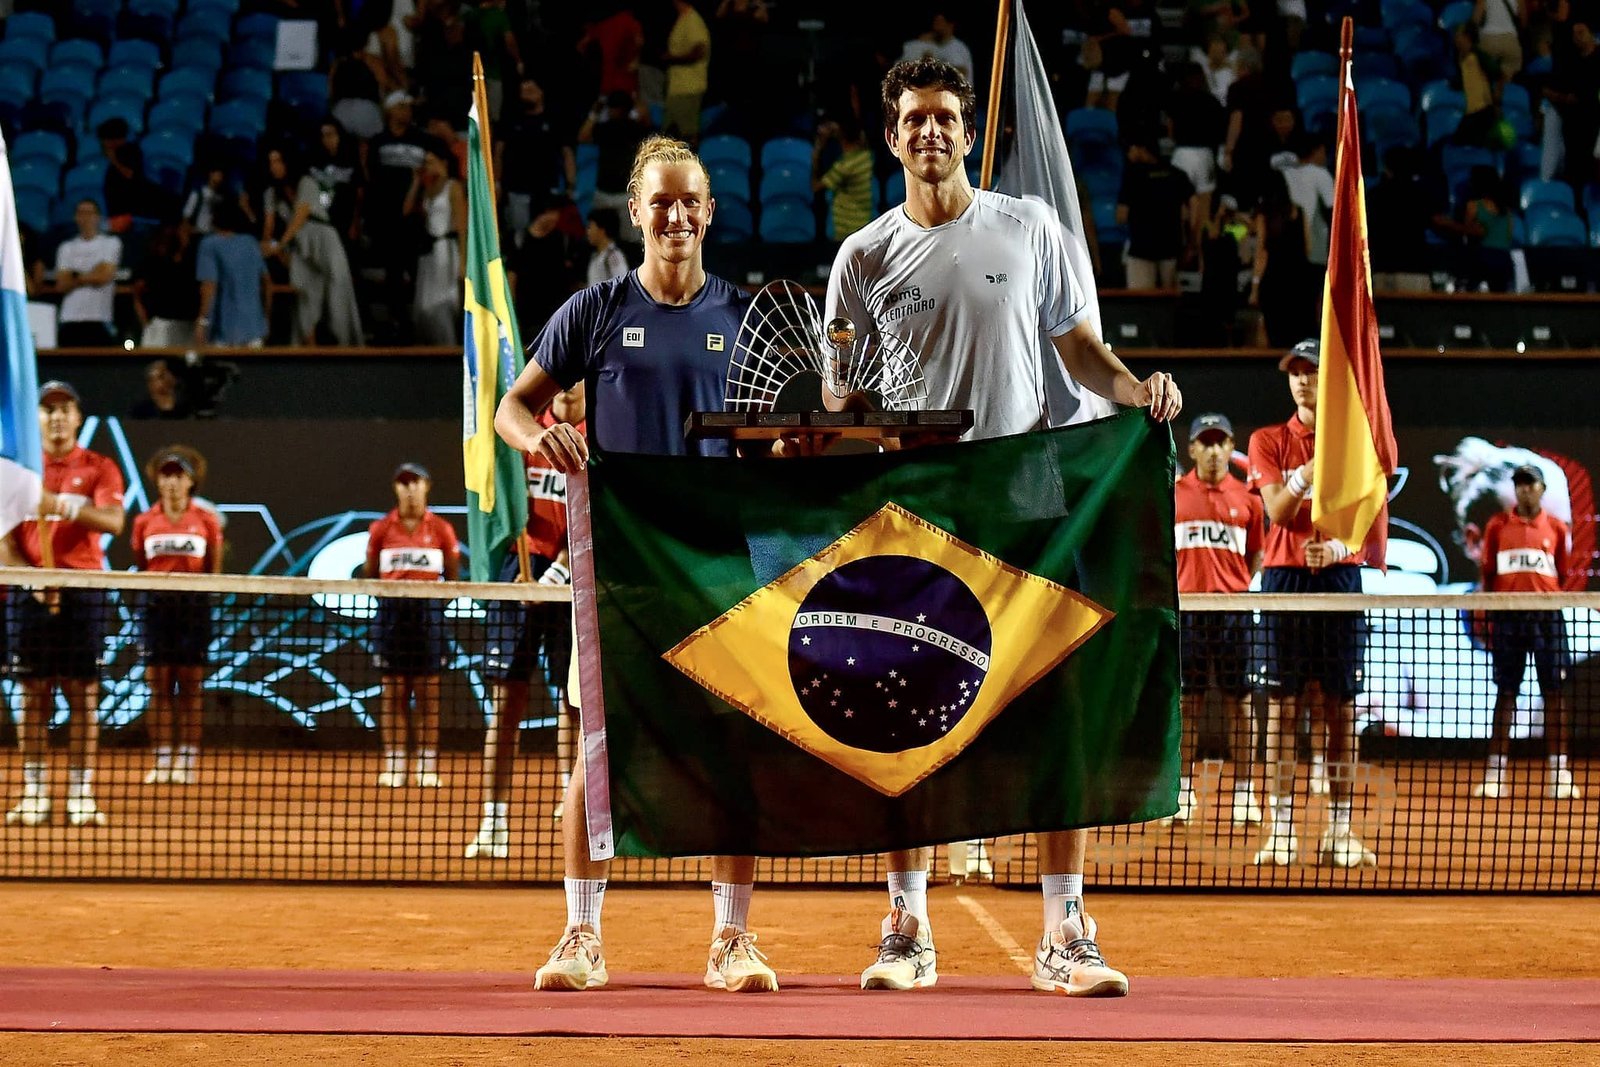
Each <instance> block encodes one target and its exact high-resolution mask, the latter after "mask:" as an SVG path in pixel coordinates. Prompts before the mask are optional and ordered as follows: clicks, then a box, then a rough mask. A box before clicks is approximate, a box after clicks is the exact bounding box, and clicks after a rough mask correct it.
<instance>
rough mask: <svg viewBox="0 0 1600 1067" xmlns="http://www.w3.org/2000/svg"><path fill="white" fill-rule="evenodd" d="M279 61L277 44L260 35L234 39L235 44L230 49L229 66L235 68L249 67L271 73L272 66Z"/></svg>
mask: <svg viewBox="0 0 1600 1067" xmlns="http://www.w3.org/2000/svg"><path fill="white" fill-rule="evenodd" d="M277 61H278V49H277V46H276V45H274V44H272V43H271V42H270V41H263V40H261V38H259V37H246V38H244V39H242V40H238V41H234V42H233V46H232V47H231V48H229V49H228V66H229V67H230V68H234V69H239V68H248V69H251V70H257V71H265V72H267V73H271V71H272V66H273V64H274V63H276V62H277Z"/></svg>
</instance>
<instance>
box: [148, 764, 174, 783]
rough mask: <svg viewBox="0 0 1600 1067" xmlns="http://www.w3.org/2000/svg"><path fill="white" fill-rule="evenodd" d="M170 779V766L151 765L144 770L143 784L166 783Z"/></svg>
mask: <svg viewBox="0 0 1600 1067" xmlns="http://www.w3.org/2000/svg"><path fill="white" fill-rule="evenodd" d="M170 781H172V768H170V767H151V768H150V769H149V770H148V771H145V772H144V784H145V785H166V784H167V783H168V782H170Z"/></svg>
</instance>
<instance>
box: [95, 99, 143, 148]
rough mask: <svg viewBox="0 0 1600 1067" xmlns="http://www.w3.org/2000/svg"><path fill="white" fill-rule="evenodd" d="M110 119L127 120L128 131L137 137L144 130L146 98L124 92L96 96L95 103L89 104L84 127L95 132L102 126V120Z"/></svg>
mask: <svg viewBox="0 0 1600 1067" xmlns="http://www.w3.org/2000/svg"><path fill="white" fill-rule="evenodd" d="M109 119H121V120H123V121H124V122H126V123H127V124H128V131H129V132H130V133H132V134H133V136H134V137H136V138H137V137H138V136H139V135H140V134H141V133H143V132H144V100H143V99H141V98H139V97H137V96H126V95H124V94H122V93H114V94H112V95H110V96H101V97H96V98H95V101H94V103H92V104H90V105H89V114H88V116H87V117H86V118H85V120H84V129H85V130H88V131H89V132H90V133H93V132H94V131H95V130H97V129H99V128H100V124H101V123H102V122H106V121H107V120H109Z"/></svg>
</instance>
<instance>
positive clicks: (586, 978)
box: [533, 926, 611, 992]
mask: <svg viewBox="0 0 1600 1067" xmlns="http://www.w3.org/2000/svg"><path fill="white" fill-rule="evenodd" d="M610 978H611V976H610V975H608V974H607V973H606V957H605V953H604V952H603V951H602V950H601V947H600V936H599V935H598V934H596V933H595V932H594V928H593V927H591V926H579V927H577V928H576V929H572V930H568V931H567V932H566V933H564V934H562V935H561V940H560V941H558V942H556V947H555V948H553V949H551V950H550V959H549V961H548V962H546V963H545V965H544V966H543V967H540V968H539V970H538V972H537V973H535V974H534V976H533V988H535V989H543V990H547V991H549V992H578V991H581V990H585V989H599V988H600V987H601V986H603V985H605V984H606V982H608V981H610Z"/></svg>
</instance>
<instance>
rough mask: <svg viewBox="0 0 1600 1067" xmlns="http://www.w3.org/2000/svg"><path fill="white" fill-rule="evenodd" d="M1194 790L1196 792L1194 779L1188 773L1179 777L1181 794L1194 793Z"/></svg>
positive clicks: (1179, 791)
mask: <svg viewBox="0 0 1600 1067" xmlns="http://www.w3.org/2000/svg"><path fill="white" fill-rule="evenodd" d="M1192 792H1194V779H1193V778H1191V777H1189V776H1188V775H1187V774H1185V775H1182V776H1181V777H1179V779H1178V793H1179V794H1180V795H1181V794H1183V793H1192Z"/></svg>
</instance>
